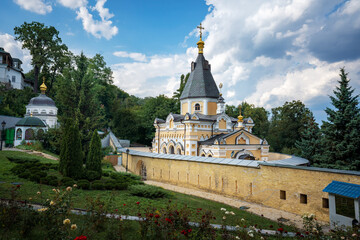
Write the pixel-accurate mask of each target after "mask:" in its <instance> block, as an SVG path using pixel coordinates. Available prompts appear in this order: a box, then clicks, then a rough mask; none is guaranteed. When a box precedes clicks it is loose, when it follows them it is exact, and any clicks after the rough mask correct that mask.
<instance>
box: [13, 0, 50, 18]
mask: <svg viewBox="0 0 360 240" xmlns="http://www.w3.org/2000/svg"><path fill="white" fill-rule="evenodd" d="M14 2H15V3H16V4H17V5H19V6H20V7H21V8H23V9H25V10H27V11H30V12H34V13H37V14H41V15H45V14H47V13H50V12H51V11H52V7H51V4H50V3H46V2H45V1H44V0H14Z"/></svg>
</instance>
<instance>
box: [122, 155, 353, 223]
mask: <svg viewBox="0 0 360 240" xmlns="http://www.w3.org/2000/svg"><path fill="white" fill-rule="evenodd" d="M124 164H125V163H124V162H123V165H124ZM143 165H144V166H145V167H146V173H145V172H144V171H143V170H141V169H143V168H142V166H143ZM124 166H125V165H124ZM128 169H129V170H130V171H131V172H133V173H135V174H139V175H145V174H146V178H147V179H149V180H155V181H160V182H166V183H171V184H174V185H179V186H183V187H189V188H197V189H202V190H205V191H208V192H214V193H218V194H222V195H226V196H232V197H236V198H238V199H242V200H246V201H250V202H255V203H259V204H263V205H266V206H269V207H272V208H276V209H281V210H285V211H288V212H292V213H295V214H300V215H302V214H304V213H306V212H309V213H315V214H316V215H317V218H318V219H319V220H322V221H329V209H328V208H324V207H323V201H327V199H328V194H327V193H324V192H322V190H323V189H324V188H325V187H326V186H327V185H328V184H329V183H331V181H333V180H336V181H342V182H350V183H355V184H360V173H358V175H356V172H351V171H336V170H326V169H319V168H311V167H295V166H280V165H279V166H276V165H274V164H271V163H269V164H261V165H259V166H258V167H245V166H235V165H224V164H211V163H204V162H195V161H186V160H173V159H163V158H158V157H151V156H149V157H146V156H137V155H131V154H129V166H128ZM280 191H285V198H286V199H280ZM301 195H302V196H301ZM282 197H284V192H283V195H282ZM304 198H306V203H301V200H302V201H303V202H304Z"/></svg>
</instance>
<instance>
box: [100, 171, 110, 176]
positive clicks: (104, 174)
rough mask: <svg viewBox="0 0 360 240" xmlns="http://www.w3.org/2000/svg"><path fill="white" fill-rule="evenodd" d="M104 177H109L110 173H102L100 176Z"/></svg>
mask: <svg viewBox="0 0 360 240" xmlns="http://www.w3.org/2000/svg"><path fill="white" fill-rule="evenodd" d="M102 175H103V176H104V177H109V176H110V173H109V172H103V174H102Z"/></svg>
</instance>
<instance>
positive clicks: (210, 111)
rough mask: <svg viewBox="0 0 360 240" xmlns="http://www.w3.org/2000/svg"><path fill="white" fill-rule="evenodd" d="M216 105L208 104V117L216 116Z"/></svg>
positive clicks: (213, 103)
mask: <svg viewBox="0 0 360 240" xmlns="http://www.w3.org/2000/svg"><path fill="white" fill-rule="evenodd" d="M216 110H217V104H216V102H208V115H216Z"/></svg>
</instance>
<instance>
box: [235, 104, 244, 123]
mask: <svg viewBox="0 0 360 240" xmlns="http://www.w3.org/2000/svg"><path fill="white" fill-rule="evenodd" d="M239 112H240V114H239V116H238V117H237V118H238V122H242V121H243V119H244V117H243V116H242V115H241V105H240V106H239Z"/></svg>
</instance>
